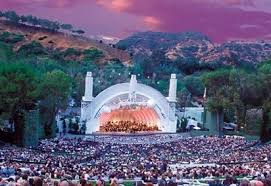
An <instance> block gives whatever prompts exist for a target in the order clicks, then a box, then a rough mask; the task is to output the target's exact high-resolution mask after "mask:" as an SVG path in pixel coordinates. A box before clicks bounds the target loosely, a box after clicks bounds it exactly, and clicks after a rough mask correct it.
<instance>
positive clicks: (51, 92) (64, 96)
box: [40, 70, 71, 136]
mask: <svg viewBox="0 0 271 186" xmlns="http://www.w3.org/2000/svg"><path fill="white" fill-rule="evenodd" d="M70 87H71V81H70V78H69V76H68V75H66V74H65V73H64V72H62V71H60V70H54V71H52V72H48V73H46V74H45V75H44V77H43V81H42V83H41V85H40V91H41V92H42V95H41V99H42V100H43V101H42V105H41V106H42V107H43V108H42V109H43V110H44V111H46V113H47V114H48V118H47V120H46V121H44V127H45V134H46V135H47V136H50V135H52V125H53V124H54V123H55V117H56V114H57V112H58V111H59V110H60V109H64V108H66V106H67V103H68V97H69V92H70Z"/></svg>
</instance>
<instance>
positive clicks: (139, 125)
mask: <svg viewBox="0 0 271 186" xmlns="http://www.w3.org/2000/svg"><path fill="white" fill-rule="evenodd" d="M100 131H101V132H128V133H133V132H139V131H146V132H147V131H158V127H157V125H148V124H147V123H144V122H136V121H108V122H107V123H106V124H104V125H101V126H100Z"/></svg>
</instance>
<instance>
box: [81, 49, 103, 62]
mask: <svg viewBox="0 0 271 186" xmlns="http://www.w3.org/2000/svg"><path fill="white" fill-rule="evenodd" d="M83 54H84V56H85V58H84V60H86V61H92V60H95V59H98V58H101V57H103V56H104V55H103V52H102V51H100V50H98V49H96V48H95V49H87V50H84V52H83Z"/></svg>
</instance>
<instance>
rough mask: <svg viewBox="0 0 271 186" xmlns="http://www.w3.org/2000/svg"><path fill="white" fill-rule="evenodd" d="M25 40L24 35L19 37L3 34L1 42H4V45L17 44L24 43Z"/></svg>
mask: <svg viewBox="0 0 271 186" xmlns="http://www.w3.org/2000/svg"><path fill="white" fill-rule="evenodd" d="M23 40H24V36H23V35H17V34H14V33H9V32H3V33H2V34H1V35H0V41H1V42H4V43H9V44H15V43H17V42H20V41H23Z"/></svg>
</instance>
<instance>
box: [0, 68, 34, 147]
mask: <svg viewBox="0 0 271 186" xmlns="http://www.w3.org/2000/svg"><path fill="white" fill-rule="evenodd" d="M38 77H39V76H38V74H37V73H35V72H34V69H32V68H31V67H30V66H28V65H24V64H18V63H14V64H1V66H0V117H1V118H3V119H6V120H9V121H10V122H11V123H14V126H15V135H14V137H15V143H18V144H21V143H22V139H23V133H24V132H23V131H24V113H25V112H27V111H29V110H32V109H35V108H36V103H37V100H38V96H39V91H38V82H39V80H38Z"/></svg>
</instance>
